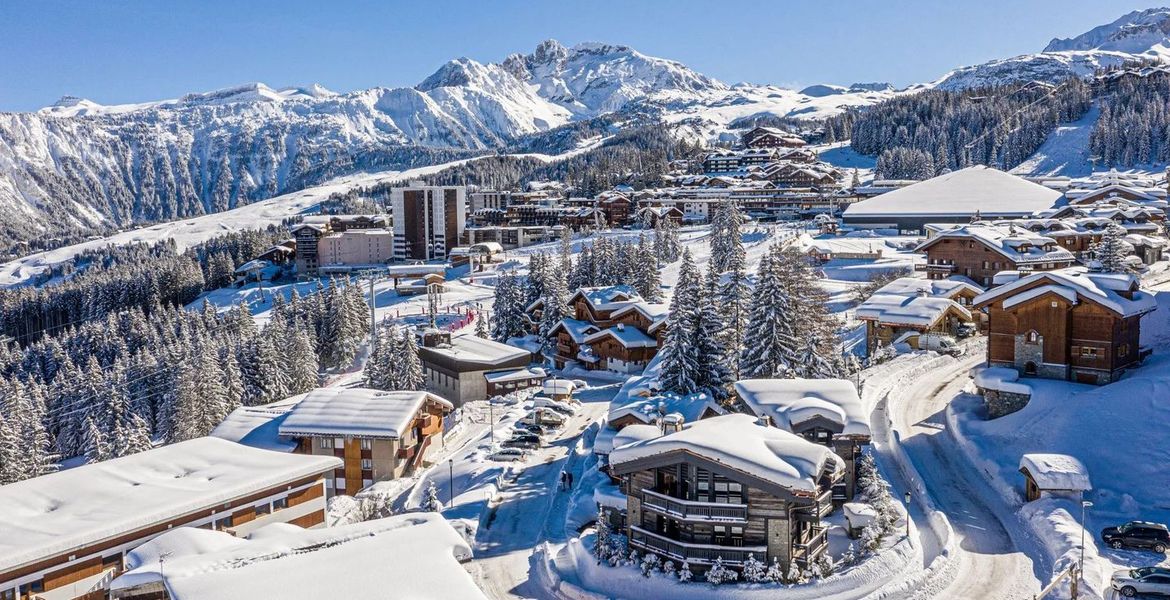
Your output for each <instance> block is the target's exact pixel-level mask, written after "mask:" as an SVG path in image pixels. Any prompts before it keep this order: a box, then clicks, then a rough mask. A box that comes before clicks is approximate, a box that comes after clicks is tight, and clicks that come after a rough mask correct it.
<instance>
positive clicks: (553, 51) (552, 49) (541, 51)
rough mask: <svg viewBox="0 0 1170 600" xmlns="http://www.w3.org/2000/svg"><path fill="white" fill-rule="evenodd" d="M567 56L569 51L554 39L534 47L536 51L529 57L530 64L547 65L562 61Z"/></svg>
mask: <svg viewBox="0 0 1170 600" xmlns="http://www.w3.org/2000/svg"><path fill="white" fill-rule="evenodd" d="M568 56H569V50H568V49H567V48H565V47H564V46H563V45H561V43H560V42H558V41H556V40H554V39H551V38H550V39H547V40H545V41H543V42H541V43H539V44H537V45H536V50H534V51H533V52H532V54H531V55H529V58H530V59H531V61H532V62H534V63H537V64H549V63H554V62H557V61H559V60H564V59H565V58H566V57H568Z"/></svg>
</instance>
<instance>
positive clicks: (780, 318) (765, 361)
mask: <svg viewBox="0 0 1170 600" xmlns="http://www.w3.org/2000/svg"><path fill="white" fill-rule="evenodd" d="M782 260H784V259H783V256H782V255H781V252H780V249H779V246H773V247H772V248H770V249H769V251H768V252H767V254H765V255H764V256H763V258H761V259H760V267H759V271H758V274H757V277H756V289H755V292H754V293H753V294H752V307H751V314H750V316H749V318H748V325H747V332H746V333H745V335H744V342H743V351H742V353H741V355H740V361H739V371H740V373H739V376H740V377H757V378H785V377H791V375H792V369H793V366H794V363H795V360H796V328H795V324H794V323H793V320H792V318H793V315H792V308H793V307H792V304H793V302H792V298H791V296H789V293H788V292H789V290H788V289H786V288H785V287H784V286H783V285H781V277H782V275H781V272H782V269H783V265H781V264H780V261H782Z"/></svg>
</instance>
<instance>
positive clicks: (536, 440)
mask: <svg viewBox="0 0 1170 600" xmlns="http://www.w3.org/2000/svg"><path fill="white" fill-rule="evenodd" d="M500 445H501V446H503V447H504V448H539V447H540V436H538V435H536V434H535V433H527V432H523V431H517V432H516V433H514V434H512V437H510V438H508V439H506V440H504V441H503V442H501V443H500Z"/></svg>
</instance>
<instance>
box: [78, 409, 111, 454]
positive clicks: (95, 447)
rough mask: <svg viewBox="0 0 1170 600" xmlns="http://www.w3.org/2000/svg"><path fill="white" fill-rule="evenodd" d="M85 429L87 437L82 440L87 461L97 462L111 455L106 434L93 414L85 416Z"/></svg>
mask: <svg viewBox="0 0 1170 600" xmlns="http://www.w3.org/2000/svg"><path fill="white" fill-rule="evenodd" d="M83 431H84V435H85V437H84V438H83V441H82V453H83V454H84V455H85V458H86V460H87V461H89V462H91V463H95V462H101V461H103V460H106V459H108V458H110V457H111V453H110V446H109V444H108V443H107V442H106V434H104V433H102V431H101V429H99V428H98V424H97V421H96V420H95V419H94V418H93V416H92V415H91V416H88V417H86V418H85V421H84V426H83Z"/></svg>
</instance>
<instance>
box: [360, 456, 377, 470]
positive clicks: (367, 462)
mask: <svg viewBox="0 0 1170 600" xmlns="http://www.w3.org/2000/svg"><path fill="white" fill-rule="evenodd" d="M373 468H374V461H373V460H371V459H369V458H363V459H362V470H363V471H369V470H372V469H373Z"/></svg>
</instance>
